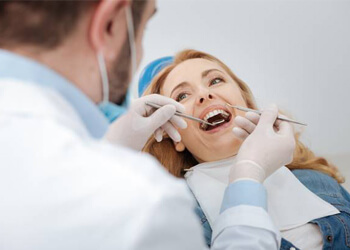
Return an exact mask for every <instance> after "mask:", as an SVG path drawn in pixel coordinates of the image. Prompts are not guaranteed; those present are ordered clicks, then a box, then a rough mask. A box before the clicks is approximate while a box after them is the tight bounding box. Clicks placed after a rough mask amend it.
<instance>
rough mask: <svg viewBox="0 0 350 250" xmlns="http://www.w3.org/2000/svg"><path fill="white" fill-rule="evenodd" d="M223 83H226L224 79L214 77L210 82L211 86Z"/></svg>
mask: <svg viewBox="0 0 350 250" xmlns="http://www.w3.org/2000/svg"><path fill="white" fill-rule="evenodd" d="M221 82H224V79H223V78H222V77H214V78H213V79H211V80H210V81H209V86H212V85H216V84H219V83H221Z"/></svg>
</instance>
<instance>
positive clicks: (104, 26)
mask: <svg viewBox="0 0 350 250" xmlns="http://www.w3.org/2000/svg"><path fill="white" fill-rule="evenodd" d="M128 4H129V2H128V1H127V0H115V1H109V0H103V1H100V2H99V3H98V5H97V6H96V9H95V12H94V14H93V17H92V19H91V24H90V27H89V30H88V35H89V38H90V42H91V45H92V46H93V47H94V49H95V50H96V51H100V52H102V53H103V56H104V58H105V59H106V60H107V61H113V60H115V59H116V58H117V57H118V55H119V53H120V51H121V49H122V46H123V44H124V42H125V40H126V39H127V24H126V12H125V9H126V7H127V6H128Z"/></svg>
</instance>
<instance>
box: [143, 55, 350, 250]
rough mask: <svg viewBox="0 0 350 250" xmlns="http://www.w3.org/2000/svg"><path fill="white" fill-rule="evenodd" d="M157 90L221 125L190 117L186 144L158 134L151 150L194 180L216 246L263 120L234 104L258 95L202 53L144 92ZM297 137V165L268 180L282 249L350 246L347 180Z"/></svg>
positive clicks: (246, 103)
mask: <svg viewBox="0 0 350 250" xmlns="http://www.w3.org/2000/svg"><path fill="white" fill-rule="evenodd" d="M153 93H157V94H161V95H164V96H168V97H171V98H173V99H174V100H176V101H178V102H180V103H181V104H183V105H184V106H185V108H186V113H187V114H190V115H192V116H195V117H198V118H200V119H203V120H206V121H208V122H210V123H212V122H221V123H220V124H218V125H215V126H210V125H204V124H200V123H197V122H195V121H192V120H188V121H187V123H188V127H187V128H186V129H179V133H180V135H181V138H182V141H181V142H173V141H172V140H171V139H170V138H169V137H166V136H165V138H164V139H163V141H161V142H157V141H156V140H155V139H154V138H151V139H150V140H149V141H148V143H147V144H146V146H145V148H144V151H145V152H148V153H150V154H152V155H153V156H155V157H156V158H157V159H158V160H159V161H160V162H161V163H162V164H163V165H164V166H165V167H166V168H167V169H168V171H169V172H170V173H172V174H173V175H174V176H177V177H181V178H185V179H186V180H187V183H188V185H189V187H190V189H191V191H192V192H193V194H194V196H195V198H196V200H197V201H198V207H197V208H196V213H197V214H198V215H199V217H200V221H201V223H202V225H203V228H204V236H205V239H206V241H207V244H208V245H209V246H210V243H211V225H213V221H214V220H215V218H216V216H217V215H218V214H219V210H220V207H219V206H220V204H221V200H222V197H223V192H224V190H225V187H226V185H227V184H228V182H229V173H230V169H231V170H232V169H234V164H235V155H236V154H237V152H238V150H239V148H240V145H241V144H242V139H244V138H245V137H247V136H248V135H249V134H250V133H251V132H252V131H253V130H254V128H255V125H256V124H257V122H258V120H259V116H258V115H254V114H253V113H246V114H245V113H243V112H242V111H239V110H236V109H233V108H230V107H229V106H227V105H226V103H229V104H231V105H238V106H243V107H248V108H251V109H257V106H256V104H255V102H254V97H253V95H252V93H251V91H250V89H249V87H248V86H247V85H246V84H245V83H244V82H243V81H242V80H240V79H239V78H238V77H237V76H236V75H235V74H233V72H232V71H231V70H230V69H229V68H228V67H227V66H226V65H225V64H224V63H223V62H221V61H220V60H218V59H217V58H215V57H213V56H211V55H208V54H206V53H203V52H199V51H195V50H185V51H182V52H180V53H178V54H177V55H176V56H175V58H174V61H173V62H172V63H170V65H168V66H166V67H165V68H164V69H163V70H162V71H161V72H160V73H159V74H158V75H157V76H156V77H155V78H154V79H153V81H152V82H151V84H150V86H149V87H148V88H147V89H146V91H145V93H144V94H145V95H148V94H153ZM238 123H239V125H240V126H239V127H241V128H244V130H243V129H237V128H235V129H234V133H233V132H232V129H233V128H234V126H235V124H238ZM237 135H238V136H237ZM295 136H296V140H297V147H296V150H295V153H294V159H293V161H292V163H291V164H289V165H287V166H285V167H282V166H281V168H280V170H278V171H276V172H275V173H274V174H272V175H271V176H270V177H269V178H268V179H267V180H266V181H265V182H264V185H265V187H266V190H267V193H268V211H269V214H270V215H271V218H272V220H273V221H274V223H275V225H276V226H277V227H278V228H279V230H280V232H281V235H282V237H283V238H282V243H281V249H308V250H309V249H350V195H349V193H348V192H347V191H345V189H343V188H342V187H341V186H340V185H339V184H338V183H341V182H343V181H344V180H343V178H342V176H341V175H340V173H339V172H338V170H337V168H336V167H335V166H332V165H331V164H330V163H328V162H327V161H326V160H325V159H324V158H322V157H316V156H315V155H314V154H313V152H312V151H311V150H310V149H308V148H307V147H305V146H304V145H303V144H302V143H301V142H300V141H299V140H298V135H297V134H296V135H295ZM266 143H268V141H267V142H266Z"/></svg>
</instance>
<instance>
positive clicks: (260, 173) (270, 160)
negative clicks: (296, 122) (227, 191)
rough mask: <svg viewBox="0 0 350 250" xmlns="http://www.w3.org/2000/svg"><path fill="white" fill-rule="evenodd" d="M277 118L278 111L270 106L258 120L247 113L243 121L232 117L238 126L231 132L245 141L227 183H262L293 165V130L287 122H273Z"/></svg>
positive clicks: (257, 116) (255, 116)
mask: <svg viewBox="0 0 350 250" xmlns="http://www.w3.org/2000/svg"><path fill="white" fill-rule="evenodd" d="M277 115H278V109H277V107H276V106H275V105H273V106H270V107H269V108H267V109H266V110H265V111H263V112H262V114H261V117H260V116H259V115H256V114H254V113H251V112H249V114H248V113H247V114H246V118H243V117H239V116H237V117H236V118H235V123H236V124H237V126H239V127H235V128H234V129H233V133H234V134H235V135H236V136H238V137H239V138H241V139H245V140H244V142H243V143H242V145H241V147H240V149H239V151H238V154H237V157H236V164H235V166H234V167H232V169H231V172H230V177H229V178H230V182H234V181H236V180H239V179H252V180H255V181H258V182H260V183H262V182H263V181H264V180H265V179H266V178H267V177H268V176H269V175H271V174H272V173H273V172H275V171H276V170H277V169H279V168H280V167H282V166H284V165H287V164H289V163H290V162H292V160H293V153H294V149H295V139H294V132H293V128H292V125H291V124H289V123H288V122H285V121H280V120H277V121H276V118H277ZM256 124H257V125H256Z"/></svg>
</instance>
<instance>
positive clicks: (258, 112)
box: [226, 103, 307, 126]
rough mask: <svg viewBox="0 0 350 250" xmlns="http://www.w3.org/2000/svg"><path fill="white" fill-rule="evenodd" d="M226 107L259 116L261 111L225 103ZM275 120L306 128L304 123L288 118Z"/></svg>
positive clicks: (278, 117)
mask: <svg viewBox="0 0 350 250" xmlns="http://www.w3.org/2000/svg"><path fill="white" fill-rule="evenodd" d="M226 105H227V106H229V107H231V108H235V109H238V110H242V111H245V112H254V113H256V114H258V115H261V111H259V110H255V109H249V108H244V107H241V106H236V105H231V104H229V103H226ZM277 120H281V121H286V122H292V123H295V124H299V125H302V126H307V124H306V123H301V122H297V121H294V120H291V119H288V118H284V117H281V116H277Z"/></svg>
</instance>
